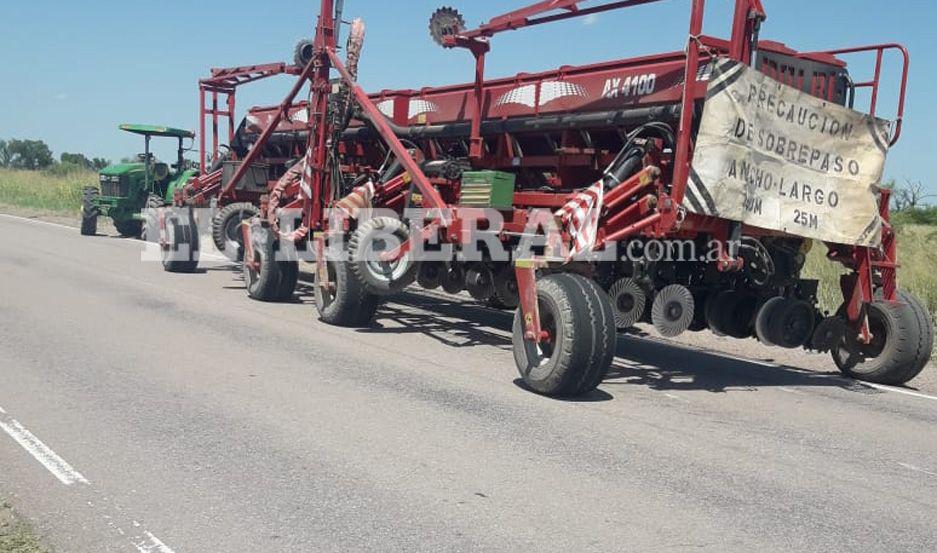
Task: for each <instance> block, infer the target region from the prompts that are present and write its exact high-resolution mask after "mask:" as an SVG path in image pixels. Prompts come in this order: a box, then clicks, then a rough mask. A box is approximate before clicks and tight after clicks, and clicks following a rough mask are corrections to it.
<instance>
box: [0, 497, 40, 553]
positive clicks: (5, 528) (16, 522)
mask: <svg viewBox="0 0 937 553" xmlns="http://www.w3.org/2000/svg"><path fill="white" fill-rule="evenodd" d="M50 551H52V550H51V549H49V548H48V547H46V546H45V545H44V544H43V543H42V540H40V539H39V537H38V536H36V534H35V533H34V532H33V529H32V527H31V526H30V525H29V524H27V523H26V522H23V521H22V520H21V519H20V518H19V517H17V515H16V513H15V512H14V511H13V509H12V508H11V507H10V505H9V504H8V503H6V502H5V501H3V500H0V553H48V552H50Z"/></svg>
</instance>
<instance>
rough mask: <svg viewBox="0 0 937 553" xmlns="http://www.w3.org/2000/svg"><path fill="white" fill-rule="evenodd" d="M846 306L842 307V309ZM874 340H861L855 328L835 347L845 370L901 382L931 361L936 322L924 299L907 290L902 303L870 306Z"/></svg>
mask: <svg viewBox="0 0 937 553" xmlns="http://www.w3.org/2000/svg"><path fill="white" fill-rule="evenodd" d="M843 311H844V310H843V309H840V313H842V312H843ZM868 316H869V327H870V329H871V331H872V341H871V342H870V343H868V344H863V343H861V342H859V339H858V336H857V333H856V332H855V330H853V329H849V330H847V332H846V334H845V335H844V336H843V337H842V338H841V339H840V340H839V343H838V344H837V345H836V346H835V347H833V350H832V355H833V361H834V362H835V363H836V366H837V367H839V370H840V371H842V372H843V374H845V375H847V376H850V377H852V378H855V379H857V380H863V381H866V382H874V383H877V384H891V385H901V384H905V383H907V382H910V381H911V380H913V379H914V378H915V377H916V376H917V375H918V374H920V372H921V371H922V370H924V367H925V366H926V365H927V363H928V361H929V360H930V356H931V352H932V351H933V348H934V325H933V322H932V321H931V319H930V316H929V315H928V314H927V310H926V309H925V308H924V306H923V305H922V304H921V302H920V301H919V300H918V299H917V298H916V297H914V296H912V295H911V294H909V293H907V292H904V291H902V292H899V293H898V303H890V302H886V301H875V302H873V303H871V304H869V306H868Z"/></svg>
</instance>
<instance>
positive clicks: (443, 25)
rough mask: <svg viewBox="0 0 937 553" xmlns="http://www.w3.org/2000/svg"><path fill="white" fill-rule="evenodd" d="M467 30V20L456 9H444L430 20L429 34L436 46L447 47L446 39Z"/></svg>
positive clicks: (434, 14)
mask: <svg viewBox="0 0 937 553" xmlns="http://www.w3.org/2000/svg"><path fill="white" fill-rule="evenodd" d="M464 30H465V18H464V17H462V14H461V13H459V11H458V10H456V9H455V8H450V7H442V8H439V9H438V10H436V12H435V13H433V15H432V17H430V18H429V34H430V35H431V36H432V37H433V40H434V41H435V42H436V44H438V45H440V46H445V45H446V37H447V36H453V35H457V34H459V33H461V32H462V31H464Z"/></svg>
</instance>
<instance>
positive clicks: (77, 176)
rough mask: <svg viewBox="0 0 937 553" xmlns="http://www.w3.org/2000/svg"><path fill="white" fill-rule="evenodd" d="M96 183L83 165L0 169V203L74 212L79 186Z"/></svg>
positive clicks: (77, 202) (79, 192)
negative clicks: (33, 169)
mask: <svg viewBox="0 0 937 553" xmlns="http://www.w3.org/2000/svg"><path fill="white" fill-rule="evenodd" d="M96 183H97V176H96V175H95V173H94V172H93V171H91V170H89V169H86V168H84V167H79V166H75V165H66V164H59V165H55V166H52V167H50V168H49V169H43V170H41V171H30V170H26V169H0V204H7V205H12V206H17V207H23V208H29V209H36V210H39V211H54V212H59V213H71V214H77V213H78V207H79V206H80V205H81V189H82V188H83V187H85V186H93V185H95V184H96Z"/></svg>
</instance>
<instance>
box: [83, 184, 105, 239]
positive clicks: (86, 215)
mask: <svg viewBox="0 0 937 553" xmlns="http://www.w3.org/2000/svg"><path fill="white" fill-rule="evenodd" d="M100 195H101V192H100V191H99V190H98V189H97V187H94V186H88V187H86V188H84V189H83V190H82V191H81V235H82V236H94V235H95V234H97V233H98V217H99V216H100V215H101V209H100V208H99V207H98V203H97V200H98V197H99V196H100Z"/></svg>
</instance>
